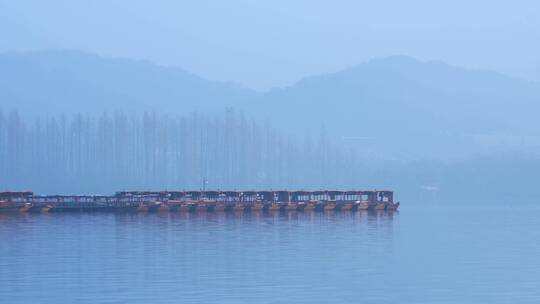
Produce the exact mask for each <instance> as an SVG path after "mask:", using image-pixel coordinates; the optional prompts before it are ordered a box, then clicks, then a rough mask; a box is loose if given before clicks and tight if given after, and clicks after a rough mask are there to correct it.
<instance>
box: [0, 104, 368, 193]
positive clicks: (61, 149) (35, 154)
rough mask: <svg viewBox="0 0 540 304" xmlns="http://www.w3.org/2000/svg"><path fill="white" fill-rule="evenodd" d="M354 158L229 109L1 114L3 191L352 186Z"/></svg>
mask: <svg viewBox="0 0 540 304" xmlns="http://www.w3.org/2000/svg"><path fill="white" fill-rule="evenodd" d="M357 174H358V165H357V162H356V161H355V158H354V153H353V151H342V150H340V149H339V148H338V147H335V146H334V147H333V146H331V145H330V144H329V143H328V140H327V139H326V138H325V135H324V131H321V133H320V134H318V136H316V137H315V138H310V137H309V136H306V138H302V139H300V140H298V139H296V140H293V139H292V138H289V137H286V136H282V135H280V134H278V133H277V132H276V131H275V130H274V129H273V128H272V127H271V126H270V125H269V123H262V124H261V123H260V122H258V121H254V120H252V119H247V118H246V117H245V116H244V115H243V114H242V113H241V112H238V111H235V110H234V109H227V110H226V111H225V113H223V115H220V116H219V117H211V116H207V115H201V114H197V113H193V114H190V115H186V116H173V115H167V114H157V113H144V114H133V113H130V114H128V113H125V112H114V113H104V114H102V115H99V116H92V115H84V114H75V115H53V116H45V117H38V118H31V119H30V118H25V117H23V116H22V115H21V114H20V113H18V112H17V111H16V110H13V111H10V112H9V113H6V112H2V111H1V110H0V187H1V188H4V189H13V190H23V189H32V190H35V191H39V192H42V193H53V192H61V193H70V192H82V193H110V192H112V191H116V190H126V189H199V188H201V187H203V181H204V180H205V179H206V180H207V181H208V182H207V185H206V187H207V188H208V189H255V188H274V189H276V188H323V187H324V188H328V187H338V186H343V185H352V184H353V183H354V180H355V176H357Z"/></svg>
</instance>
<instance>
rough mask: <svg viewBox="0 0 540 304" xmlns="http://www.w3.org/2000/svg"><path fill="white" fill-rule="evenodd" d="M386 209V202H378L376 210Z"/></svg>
mask: <svg viewBox="0 0 540 304" xmlns="http://www.w3.org/2000/svg"><path fill="white" fill-rule="evenodd" d="M384 209H386V203H384V202H377V203H376V204H375V210H384Z"/></svg>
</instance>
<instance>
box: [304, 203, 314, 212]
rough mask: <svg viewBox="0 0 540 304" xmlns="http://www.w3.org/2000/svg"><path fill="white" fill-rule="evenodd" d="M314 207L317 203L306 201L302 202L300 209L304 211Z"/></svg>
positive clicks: (311, 209)
mask: <svg viewBox="0 0 540 304" xmlns="http://www.w3.org/2000/svg"><path fill="white" fill-rule="evenodd" d="M316 207H317V203H315V202H308V203H303V207H302V208H301V210H303V211H306V212H311V211H313V210H315V208H316Z"/></svg>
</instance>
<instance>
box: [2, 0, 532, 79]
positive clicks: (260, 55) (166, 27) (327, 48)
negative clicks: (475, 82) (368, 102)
mask: <svg viewBox="0 0 540 304" xmlns="http://www.w3.org/2000/svg"><path fill="white" fill-rule="evenodd" d="M50 48H64V49H77V50H84V51H88V52H94V53H98V54H102V55H106V56H116V57H129V58H137V59H148V60H151V61H154V62H157V63H160V64H165V65H175V66H179V67H182V68H185V69H186V70H189V71H191V72H194V73H196V74H199V75H201V76H204V77H207V78H211V79H216V80H226V81H235V82H239V83H242V84H244V85H246V86H249V87H252V88H256V89H267V88H270V87H273V86H283V85H287V84H290V83H292V82H294V81H297V80H298V79H300V78H302V77H304V76H307V75H311V74H319V73H327V72H333V71H337V70H340V69H342V68H345V67H349V66H351V65H355V64H358V63H361V62H364V61H366V60H369V59H370V58H373V57H381V56H387V55H410V56H414V57H417V58H419V59H422V60H443V61H445V62H448V63H451V64H454V65H459V66H465V67H470V68H487V69H492V70H496V71H500V72H503V73H505V74H509V75H513V76H517V77H522V78H526V79H530V80H540V2H539V1H538V0H523V1H520V0H515V1H497V0H489V1H488V0H478V1H470V0H453V1H444V2H443V1H429V0H424V1H422V0H410V1H384V0H381V1H358V0H356V1H355V0H334V1H317V0H298V1H292V0H273V1H256V0H253V1H248V0H228V1H207V0H197V1H178V0H176V1H173V0H171V1H165V0H163V1H157V0H153V1H137V0H129V1H128V0H123V1H120V0H94V1H75V0H47V1H41V0H34V1H30V0H16V1H14V0H0V51H1V52H5V51H17V50H36V49H50Z"/></svg>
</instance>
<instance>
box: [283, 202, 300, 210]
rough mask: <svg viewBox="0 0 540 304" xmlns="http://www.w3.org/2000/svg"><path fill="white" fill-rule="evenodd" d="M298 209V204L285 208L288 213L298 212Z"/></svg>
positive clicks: (288, 205) (289, 204)
mask: <svg viewBox="0 0 540 304" xmlns="http://www.w3.org/2000/svg"><path fill="white" fill-rule="evenodd" d="M297 209H298V203H295V202H290V203H288V204H287V206H285V210H287V211H296V210H297Z"/></svg>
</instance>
